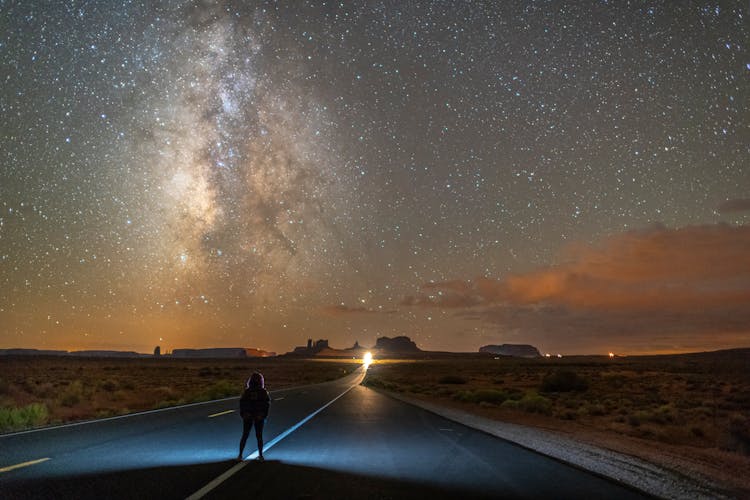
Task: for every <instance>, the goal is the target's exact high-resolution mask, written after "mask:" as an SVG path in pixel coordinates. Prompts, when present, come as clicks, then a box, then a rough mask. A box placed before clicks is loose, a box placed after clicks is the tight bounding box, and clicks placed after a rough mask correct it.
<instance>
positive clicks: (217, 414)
mask: <svg viewBox="0 0 750 500" xmlns="http://www.w3.org/2000/svg"><path fill="white" fill-rule="evenodd" d="M227 413H234V410H227V411H220V412H219V413H214V414H213V415H209V416H208V418H214V417H220V416H222V415H226V414H227Z"/></svg>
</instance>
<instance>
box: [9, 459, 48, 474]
mask: <svg viewBox="0 0 750 500" xmlns="http://www.w3.org/2000/svg"><path fill="white" fill-rule="evenodd" d="M49 459H50V458H49V457H45V458H38V459H36V460H29V461H28V462H23V463H21V464H16V465H9V466H7V467H3V468H2V469H0V473H3V472H10V471H12V470H16V469H20V468H22V467H28V466H29V465H35V464H40V463H42V462H46V461H47V460H49Z"/></svg>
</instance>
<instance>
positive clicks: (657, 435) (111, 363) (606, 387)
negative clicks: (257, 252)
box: [0, 349, 750, 492]
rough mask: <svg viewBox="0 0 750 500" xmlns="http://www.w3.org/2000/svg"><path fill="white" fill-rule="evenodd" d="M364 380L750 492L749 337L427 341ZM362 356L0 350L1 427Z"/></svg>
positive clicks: (342, 370)
mask: <svg viewBox="0 0 750 500" xmlns="http://www.w3.org/2000/svg"><path fill="white" fill-rule="evenodd" d="M377 357H378V356H377V355H376V360H375V361H374V363H373V364H372V365H371V366H370V367H369V370H368V373H367V377H366V379H365V382H364V383H365V384H366V385H368V386H370V387H372V388H374V389H377V390H381V391H386V392H395V393H399V394H401V395H405V396H408V397H409V398H414V399H421V400H425V401H428V402H431V403H436V404H439V405H441V406H444V407H452V408H458V409H461V410H464V411H466V412H469V413H472V414H476V415H480V416H483V417H488V418H492V419H495V420H499V421H503V422H511V423H516V424H523V425H526V426H531V427H536V428H542V429H545V430H552V431H556V432H560V433H563V434H565V435H568V436H572V437H574V438H575V439H576V440H579V441H581V442H586V443H589V444H594V445H596V446H600V447H603V448H607V449H611V450H615V451H619V452H623V453H627V454H630V455H634V456H637V457H640V458H643V459H645V460H647V461H651V462H654V463H660V464H662V465H667V466H671V467H672V468H679V469H681V470H684V473H686V474H692V473H693V472H695V473H699V474H702V475H703V476H705V477H708V478H711V479H713V480H715V481H717V482H718V483H721V484H725V485H727V487H728V488H729V489H730V490H732V491H748V492H750V478H746V476H747V475H746V474H745V473H743V471H747V470H750V372H748V370H747V367H748V366H750V349H735V350H730V351H719V352H715V353H700V354H689V355H671V356H632V357H615V358H609V357H604V356H572V357H564V358H540V359H519V358H509V357H495V356H492V355H484V354H449V353H442V354H440V353H421V354H418V355H416V356H414V358H412V357H411V356H399V357H398V358H397V359H377ZM360 364H361V361H360V360H354V359H351V358H349V359H300V358H284V357H279V358H250V359H244V360H239V359H237V360H234V359H207V360H197V359H191V360H188V359H170V358H141V359H111V358H106V359H105V358H99V359H88V358H70V357H53V356H50V357H28V356H6V357H3V358H1V359H0V432H13V431H17V430H22V429H27V428H33V427H39V426H44V425H50V424H58V423H67V422H73V421H80V420H88V419H94V418H102V417H109V416H114V415H122V414H126V413H131V412H136V411H142V410H149V409H154V408H163V407H168V406H174V405H180V404H185V403H192V402H198V401H207V400H211V399H219V398H223V397H230V396H236V395H239V394H240V392H241V391H242V388H243V383H244V381H245V379H246V378H247V377H248V376H249V375H250V374H251V373H252V372H253V371H256V370H257V371H260V372H262V373H263V374H264V376H265V378H266V385H267V386H268V388H269V390H271V391H273V390H275V389H282V388H286V387H292V386H300V385H306V384H314V383H318V382H323V381H327V380H332V379H335V378H337V377H341V376H343V375H346V374H348V373H351V372H352V370H354V369H356V368H357V367H358V366H360Z"/></svg>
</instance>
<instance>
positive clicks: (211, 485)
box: [187, 382, 359, 500]
mask: <svg viewBox="0 0 750 500" xmlns="http://www.w3.org/2000/svg"><path fill="white" fill-rule="evenodd" d="M357 385H359V382H357V383H355V384H353V385H351V386H349V387H348V388H347V389H346V390H345V391H344V392H342V393H341V394H339V395H338V396H336V397H335V398H333V399H332V400H330V401H329V402H327V403H326V404H324V405H323V406H321V407H320V408H318V409H317V410H315V411H314V412H312V413H311V414H309V415H308V416H306V417H305V418H303V419H302V420H300V421H299V422H297V423H296V424H294V425H293V426H291V427H290V428H288V429H287V430H285V431H284V432H282V433H281V434H279V435H278V436H276V437H275V438H273V439H272V440H271V441H270V442H269V443H268V444H267V445H265V446H263V451H268V450H269V449H271V447H273V446H274V445H275V444H277V443H278V442H279V441H281V440H282V439H284V438H285V437H287V436H288V435H289V434H291V433H292V432H294V431H296V430H297V429H299V428H300V427H302V426H303V425H304V424H305V423H307V422H308V421H309V420H310V419H311V418H313V417H314V416H315V415H317V414H318V413H320V412H321V411H323V410H325V409H326V408H328V407H329V406H331V405H332V404H333V403H334V402H335V401H336V400H337V399H339V398H340V397H342V396H343V395H344V394H346V393H347V392H349V391H351V390H352V389H354V388H355V387H356V386H357ZM257 457H258V452H257V451H254V452H253V453H251V454H250V455H248V456H247V457H246V458H245V460H253V459H255V458H257ZM247 464H248V462H246V461H244V462H240V463H238V464H236V465H234V466H233V467H232V468H231V469H229V470H227V471H226V472H224V473H223V474H221V475H220V476H218V477H217V478H215V479H214V480H213V481H211V482H210V483H208V484H207V485H205V486H204V487H203V488H201V489H199V490H198V491H196V492H195V493H193V494H192V495H190V496H189V497H187V500H198V499H200V498H203V497H204V496H206V495H207V494H208V493H210V492H211V490H213V489H214V488H216V487H217V486H219V485H220V484H221V483H223V482H224V481H226V480H227V479H229V478H230V477H232V476H233V475H234V474H235V473H236V472H238V471H240V470H241V469H242V468H243V467H244V466H245V465H247Z"/></svg>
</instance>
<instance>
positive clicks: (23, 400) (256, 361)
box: [0, 356, 359, 432]
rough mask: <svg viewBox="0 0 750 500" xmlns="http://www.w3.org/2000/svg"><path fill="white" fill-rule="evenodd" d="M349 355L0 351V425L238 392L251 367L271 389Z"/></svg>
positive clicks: (344, 365) (1, 428)
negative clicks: (123, 355) (90, 355)
mask: <svg viewBox="0 0 750 500" xmlns="http://www.w3.org/2000/svg"><path fill="white" fill-rule="evenodd" d="M357 366H359V364H358V363H352V362H351V360H346V361H340V362H333V361H331V362H325V361H315V360H301V359H284V358H251V359H246V360H233V359H212V360H185V359H169V358H160V359H151V358H143V359H104V358H98V359H85V358H65V357H27V356H19V357H3V358H2V359H0V432H9V431H14V430H20V429H24V428H29V427H36V426H39V425H45V424H57V423H66V422H73V421H78V420H87V419H93V418H101V417H108V416H113V415H121V414H125V413H131V412H135V411H142V410H149V409H153V408H162V407H167V406H175V405H179V404H185V403H192V402H197V401H208V400H211V399H219V398H223V397H229V396H239V394H240V393H241V392H242V389H243V386H244V382H245V380H246V379H247V377H249V376H250V374H251V373H252V372H253V371H256V370H257V371H260V372H261V373H263V375H264V377H265V379H266V385H267V387H268V388H269V390H272V391H273V390H276V389H282V388H285V387H293V386H299V385H306V384H313V383H318V382H324V381H327V380H333V379H335V378H338V377H341V376H343V375H346V374H348V373H351V372H352V370H354V369H355V368H356V367H357Z"/></svg>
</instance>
